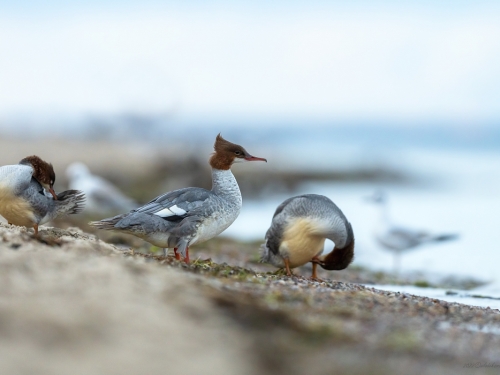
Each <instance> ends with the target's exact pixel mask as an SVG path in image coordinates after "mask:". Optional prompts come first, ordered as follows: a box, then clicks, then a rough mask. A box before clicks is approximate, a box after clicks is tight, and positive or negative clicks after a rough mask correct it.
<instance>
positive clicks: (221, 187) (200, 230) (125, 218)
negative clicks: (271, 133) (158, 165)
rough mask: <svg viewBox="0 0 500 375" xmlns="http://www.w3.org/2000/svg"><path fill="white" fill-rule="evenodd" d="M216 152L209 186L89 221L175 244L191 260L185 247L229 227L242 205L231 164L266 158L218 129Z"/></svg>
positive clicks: (173, 193)
mask: <svg viewBox="0 0 500 375" xmlns="http://www.w3.org/2000/svg"><path fill="white" fill-rule="evenodd" d="M214 150H215V153H214V154H213V155H212V157H211V158H210V166H211V167H212V190H210V191H209V190H205V189H202V188H193V187H190V188H184V189H179V190H174V191H171V192H169V193H166V194H163V195H160V196H159V197H157V198H155V199H153V200H152V201H151V202H149V203H147V204H146V205H144V206H142V207H139V208H137V209H135V210H132V211H130V212H129V213H126V214H123V215H118V216H115V217H112V218H109V219H104V220H101V221H95V222H91V223H90V225H92V226H94V227H96V228H99V229H106V230H117V231H122V232H125V233H129V234H133V235H134V236H137V237H139V238H142V239H143V240H145V241H147V242H149V243H151V244H153V245H155V246H158V247H161V248H164V249H165V255H166V249H168V248H174V253H175V257H176V259H180V256H179V253H180V254H181V255H182V256H183V257H184V260H185V262H186V263H189V247H190V246H191V245H194V244H196V243H199V242H202V241H206V240H209V239H210V238H213V237H215V236H217V235H219V234H220V233H222V232H223V231H224V230H225V229H227V228H228V227H229V226H230V225H231V224H232V223H233V222H234V221H235V220H236V218H237V217H238V215H239V214H240V210H241V204H242V199H241V193H240V189H239V187H238V183H237V182H236V179H235V178H234V176H233V174H232V173H231V169H230V168H231V165H232V164H233V163H235V162H240V161H257V160H261V161H266V162H267V160H266V159H263V158H257V157H254V156H252V155H250V154H249V153H248V152H247V151H246V150H245V149H244V148H243V147H241V146H239V145H237V144H234V143H231V142H228V141H226V140H225V139H224V138H222V137H221V135H220V134H219V135H218V136H217V138H216V139H215V144H214Z"/></svg>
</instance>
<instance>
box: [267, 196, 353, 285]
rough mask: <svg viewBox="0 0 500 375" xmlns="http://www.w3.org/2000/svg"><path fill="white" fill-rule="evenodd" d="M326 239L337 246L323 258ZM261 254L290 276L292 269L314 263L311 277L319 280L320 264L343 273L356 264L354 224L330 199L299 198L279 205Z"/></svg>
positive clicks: (319, 197)
mask: <svg viewBox="0 0 500 375" xmlns="http://www.w3.org/2000/svg"><path fill="white" fill-rule="evenodd" d="M325 239H329V240H331V241H333V242H334V244H335V247H334V248H333V250H332V251H331V252H330V253H328V254H326V255H321V253H322V252H323V247H324V244H325ZM261 251H262V253H261V261H263V262H267V263H271V264H273V265H274V266H276V267H280V268H285V269H286V272H287V275H288V276H291V275H292V271H291V269H292V268H295V267H300V266H302V265H304V264H306V263H308V262H312V267H313V269H312V276H311V278H312V279H317V278H318V277H317V275H316V266H317V265H318V264H319V265H320V266H321V267H322V268H324V269H326V270H343V269H345V268H346V267H347V266H348V265H349V264H350V263H351V262H352V260H353V258H354V234H353V231H352V226H351V223H349V221H347V219H346V217H345V216H344V214H343V213H342V211H341V210H340V209H339V208H338V207H337V206H336V205H335V203H333V202H332V201H331V200H330V199H329V198H327V197H325V196H323V195H317V194H305V195H299V196H296V197H292V198H289V199H287V200H285V201H284V202H283V203H281V204H280V205H279V206H278V208H277V209H276V212H275V213H274V216H273V220H272V222H271V227H270V228H269V229H268V230H267V233H266V242H265V244H264V245H262V247H261Z"/></svg>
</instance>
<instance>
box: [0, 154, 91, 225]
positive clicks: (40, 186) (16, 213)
mask: <svg viewBox="0 0 500 375" xmlns="http://www.w3.org/2000/svg"><path fill="white" fill-rule="evenodd" d="M55 179H56V175H55V173H54V168H53V167H52V164H49V163H47V162H45V161H43V160H42V159H40V158H39V157H38V156H35V155H33V156H28V157H26V158H24V159H23V160H21V161H20V162H19V164H16V165H6V166H3V167H0V215H2V216H3V217H4V218H5V219H7V221H8V222H9V224H14V225H19V226H25V227H30V228H33V229H34V230H35V235H37V234H38V226H39V225H41V224H44V223H46V222H48V221H50V220H53V219H55V218H56V217H58V216H61V215H65V214H76V213H79V212H80V211H81V210H82V209H83V204H84V203H83V202H84V200H85V196H84V195H83V194H82V192H80V191H77V190H68V191H65V192H62V193H60V194H56V193H55V191H54V188H53V186H54V182H55ZM45 189H47V190H48V191H49V193H50V194H49V193H47V192H46V191H45Z"/></svg>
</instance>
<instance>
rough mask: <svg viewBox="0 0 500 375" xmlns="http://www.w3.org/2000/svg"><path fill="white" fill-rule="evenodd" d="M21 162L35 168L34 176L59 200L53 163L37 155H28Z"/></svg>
mask: <svg viewBox="0 0 500 375" xmlns="http://www.w3.org/2000/svg"><path fill="white" fill-rule="evenodd" d="M19 164H23V165H30V166H31V167H32V168H33V178H35V179H36V180H37V181H38V182H39V183H40V185H42V186H43V187H44V188H45V189H47V190H48V191H49V192H50V194H52V196H53V197H54V199H55V200H57V195H56V192H55V191H54V182H55V181H56V174H55V172H54V167H53V166H52V164H50V163H47V162H46V161H44V160H42V159H40V158H39V157H38V156H36V155H32V156H28V157H26V158H24V159H23V160H21V161H20V162H19Z"/></svg>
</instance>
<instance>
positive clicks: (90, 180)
mask: <svg viewBox="0 0 500 375" xmlns="http://www.w3.org/2000/svg"><path fill="white" fill-rule="evenodd" d="M66 177H67V178H68V181H69V188H70V189H76V190H81V191H83V192H84V193H85V196H86V197H87V204H86V207H85V212H86V213H87V214H89V215H92V216H94V215H96V216H97V215H109V214H115V213H118V212H123V211H130V210H132V209H134V208H136V207H137V206H138V205H137V203H136V202H135V201H134V200H132V199H131V198H129V197H127V196H125V195H124V194H123V193H122V192H121V191H120V190H119V189H118V188H117V187H115V186H114V185H113V184H112V183H111V182H109V181H107V180H105V179H104V178H102V177H100V176H96V175H94V174H92V173H91V172H90V170H89V168H88V167H87V166H86V165H85V164H83V163H80V162H75V163H72V164H70V165H69V166H68V168H66Z"/></svg>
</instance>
